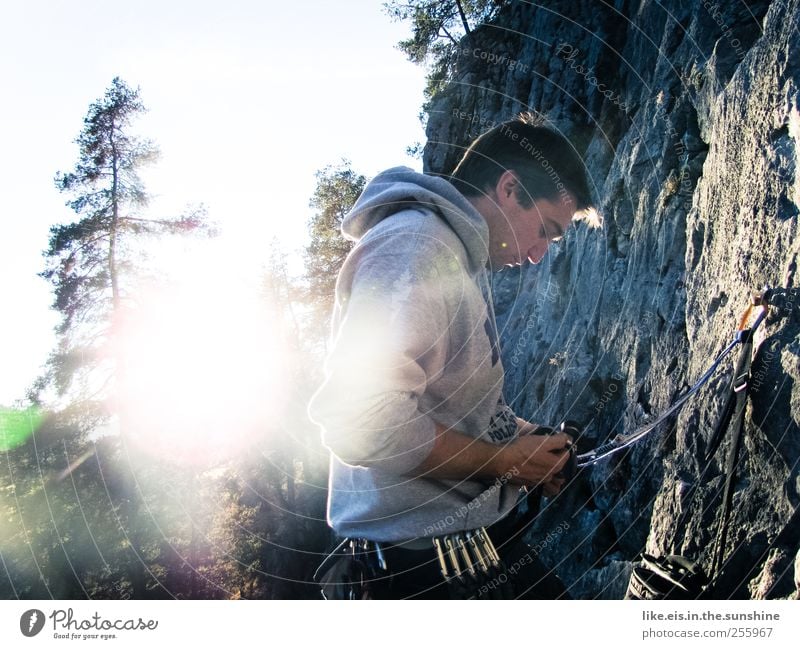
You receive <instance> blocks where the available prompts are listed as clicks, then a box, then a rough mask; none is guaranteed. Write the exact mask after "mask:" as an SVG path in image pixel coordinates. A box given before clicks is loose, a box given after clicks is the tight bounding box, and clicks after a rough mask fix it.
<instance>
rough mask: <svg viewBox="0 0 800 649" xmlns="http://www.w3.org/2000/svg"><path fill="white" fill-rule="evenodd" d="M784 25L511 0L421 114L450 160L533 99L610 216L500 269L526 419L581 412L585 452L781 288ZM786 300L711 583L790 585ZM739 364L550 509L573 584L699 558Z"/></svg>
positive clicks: (794, 2)
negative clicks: (574, 154)
mask: <svg viewBox="0 0 800 649" xmlns="http://www.w3.org/2000/svg"><path fill="white" fill-rule="evenodd" d="M799 25H800V4H799V3H798V0H774V1H773V2H767V1H764V2H758V1H755V2H742V1H741V0H735V1H733V2H720V1H711V0H702V1H701V0H696V1H688V0H686V1H680V0H663V1H661V2H656V1H650V0H617V1H616V2H597V1H593V0H563V1H559V0H553V1H550V2H543V3H535V2H534V3H530V2H517V1H513V2H510V3H507V4H505V5H504V6H503V7H502V8H501V9H500V11H499V13H498V15H497V16H496V18H495V19H494V20H493V21H492V22H491V23H489V24H486V25H483V26H481V27H479V28H477V29H476V30H475V31H474V32H473V33H472V35H471V36H470V38H469V40H465V41H463V42H462V47H461V53H460V55H459V57H458V59H457V61H456V65H455V68H454V71H453V76H452V79H451V80H450V82H449V83H448V84H447V85H446V87H445V88H444V89H443V90H442V91H441V92H439V93H438V94H437V95H436V96H435V97H434V98H433V99H432V100H431V101H430V102H429V104H428V105H427V108H426V112H427V136H428V143H427V145H426V147H425V151H424V163H425V169H426V171H431V172H436V173H446V172H448V171H450V170H451V169H452V167H453V166H454V164H455V162H456V161H457V159H458V157H459V155H460V152H461V151H462V150H463V147H464V146H465V144H466V143H468V142H469V140H470V139H471V138H472V137H474V136H475V135H477V134H478V133H480V132H481V131H482V130H484V129H485V128H486V127H487V126H489V125H491V124H493V123H496V122H499V121H502V120H504V119H508V118H510V117H512V116H513V115H514V114H516V113H517V112H519V111H521V110H535V111H538V112H540V113H542V114H543V115H545V116H546V118H547V119H548V121H549V123H550V124H551V125H552V126H553V127H555V128H557V129H559V130H561V131H562V132H563V133H565V134H566V135H567V136H568V137H569V138H570V139H571V141H572V142H574V143H575V146H576V147H577V148H578V150H579V152H580V153H581V154H582V156H583V157H584V159H585V162H586V166H587V169H588V171H589V174H590V180H591V184H592V187H593V191H594V192H595V195H596V197H597V200H598V204H599V206H600V211H601V213H602V216H603V218H604V225H603V227H602V228H601V229H598V230H592V229H590V228H588V227H587V226H585V225H583V224H581V225H579V226H578V227H576V228H573V229H572V230H571V232H570V233H569V234H568V236H567V237H566V238H565V239H564V240H563V241H562V242H561V243H559V244H556V245H554V246H553V247H552V248H551V251H550V253H549V254H548V256H547V257H546V258H545V260H544V261H543V262H542V263H541V264H539V265H538V266H536V267H527V268H524V269H521V270H509V271H504V272H502V273H498V274H497V275H496V276H495V278H494V291H495V302H496V308H497V313H498V325H499V327H500V329H501V335H502V340H503V359H504V363H505V366H506V371H507V386H506V396H507V398H508V399H509V401H510V402H511V403H512V404H513V406H514V407H515V409H516V410H517V412H518V414H519V415H520V416H523V417H525V418H527V419H530V420H532V421H536V422H540V423H550V424H554V423H557V422H558V421H561V420H563V419H565V418H569V419H574V420H577V421H580V422H582V423H583V424H585V425H586V429H585V435H584V436H583V437H582V438H581V440H580V445H581V448H582V449H584V450H585V449H587V448H592V447H594V446H596V445H597V444H599V443H601V442H603V441H606V440H607V439H608V438H609V437H611V436H613V435H614V434H616V433H620V432H624V431H631V430H634V429H635V428H636V427H638V426H640V425H642V424H644V423H646V422H647V421H649V420H651V419H652V418H653V417H655V416H656V415H658V414H659V413H660V412H662V411H663V410H664V409H665V408H666V407H667V406H668V405H669V404H670V403H671V402H672V401H673V399H674V398H675V397H676V396H677V395H679V394H681V393H682V392H683V391H684V390H686V388H687V387H688V386H689V385H691V384H692V383H693V382H694V380H696V379H697V378H698V377H699V376H700V375H701V374H702V373H703V371H704V370H705V369H706V367H708V365H709V364H710V362H711V361H712V360H713V358H714V357H715V355H716V354H718V353H719V352H720V351H721V350H722V349H723V348H724V347H725V346H726V344H727V343H728V342H729V341H730V340H732V338H733V336H734V334H735V330H736V326H737V320H738V318H739V316H740V314H741V312H742V311H743V310H744V309H745V307H746V306H747V303H748V299H749V296H750V294H751V293H752V292H753V291H754V290H756V289H758V288H760V287H763V286H764V285H770V286H778V285H784V283H785V282H786V281H787V280H788V281H789V282H792V280H793V279H794V278H793V277H792V272H791V269H792V268H793V267H794V263H795V260H796V257H797V254H798V250H800V242H799V241H798V238H797V235H798V211H800V210H799V209H798V206H799V205H800V177H798V169H797V156H798V146H799V145H800V143H799V142H798V140H799V139H800V112H799V111H800V92H799V91H798V83H799V82H800V56H798V50H800V47H798V46H799V45H800V33H798V26H799ZM796 281H797V284H798V285H800V276H798V278H797V280H796ZM797 295H798V293H797V291H796V289H795V290H791V291H790V292H789V293H788V297H787V299H786V300H785V301H784V303H783V304H782V306H781V307H780V308H776V309H772V312H771V314H770V316H769V318H768V319H767V321H766V322H765V324H764V325H763V326H762V327H761V328H760V329H759V332H758V336H757V343H758V350H757V353H756V354H755V358H754V364H753V375H752V376H753V381H752V387H753V389H752V391H751V395H750V399H749V403H748V410H747V415H746V427H745V437H744V444H743V450H742V455H741V460H740V463H739V466H738V470H737V474H736V482H735V492H734V496H733V510H732V520H731V534H730V539H729V543H728V546H727V550H726V563H725V566H724V570H723V572H722V575H721V577H720V581H719V586H720V590H719V592H720V593H723V595H724V596H726V597H735V598H791V597H796V596H797V592H798V585H797V582H798V579H800V574H797V570H800V555H799V554H798V546H799V545H800V514H798V513H797V511H798V503H800V471H799V470H798V458H800V430H799V429H798V423H799V422H800V384H798V379H800V362H798V355H799V354H800V315H799V314H798V306H799V305H800V299H798V298H797ZM731 372H732V368H731V362H730V361H728V362H726V363H724V364H723V365H722V367H721V369H720V371H719V372H718V373H717V374H716V375H715V376H714V378H713V379H712V380H711V381H710V383H709V384H708V385H707V386H706V387H705V388H704V389H703V391H702V392H701V393H700V395H699V396H698V397H697V398H695V400H694V401H693V402H692V403H691V404H690V405H689V406H688V407H687V408H686V409H685V410H684V411H683V412H682V413H681V415H680V416H678V417H677V418H675V419H674V420H673V421H671V422H668V423H667V424H665V425H664V426H663V427H662V428H661V429H659V430H658V431H656V432H655V433H654V434H653V435H651V436H650V437H649V438H648V439H647V440H646V441H643V442H641V443H639V444H637V445H636V446H635V447H633V449H632V450H630V451H627V452H626V453H623V454H621V455H619V456H615V457H613V458H610V459H608V460H606V461H604V462H602V463H600V464H598V465H596V466H595V467H593V468H591V469H587V470H584V471H583V472H582V473H581V474H580V475H579V477H578V479H576V480H575V481H574V482H573V483H572V484H571V485H570V486H569V487H568V488H567V489H566V490H565V491H564V492H563V493H562V494H561V495H560V496H559V497H558V498H556V499H554V500H553V501H551V502H549V503H548V504H547V506H546V508H545V510H544V512H543V514H542V515H541V516H540V518H539V520H538V522H537V525H536V528H535V529H534V531H533V533H532V537H531V540H532V541H538V543H537V545H535V546H534V547H535V548H541V558H542V559H543V560H544V561H545V563H547V564H549V565H550V566H551V567H554V568H555V569H556V570H557V571H558V572H559V574H560V575H561V577H562V578H563V579H564V580H565V582H566V583H567V584H568V586H569V587H570V590H571V591H572V594H573V595H574V596H576V597H580V598H620V597H622V596H623V594H624V592H625V587H626V584H627V580H628V575H629V574H630V570H631V567H632V565H633V562H634V561H635V558H636V556H637V554H638V553H640V552H642V551H648V552H650V553H655V554H683V555H686V556H689V557H692V558H694V559H698V560H699V561H700V563H701V565H703V567H705V568H707V567H708V564H709V562H710V556H709V554H710V548H711V545H712V541H713V535H714V531H715V526H716V513H717V509H718V504H719V500H720V498H721V496H720V487H721V484H722V482H723V480H724V458H725V456H726V454H727V452H728V448H729V446H730V440H727V439H726V440H725V441H724V442H723V444H722V448H721V449H720V452H719V453H718V454H717V455H716V459H715V460H714V461H713V462H712V465H711V468H710V470H709V471H708V473H707V474H706V475H705V476H704V478H703V479H702V480H700V479H699V476H700V472H701V470H702V467H703V463H702V460H701V458H702V455H703V453H704V451H705V450H706V448H707V447H708V443H709V438H710V436H711V434H712V429H713V426H714V422H715V420H716V418H717V415H718V413H719V411H720V409H721V407H722V404H723V401H724V399H725V395H726V390H727V387H728V384H729V382H730V375H731ZM553 529H557V530H558V531H559V532H558V534H556V535H554V534H553V533H552V530H553ZM795 566H797V568H796V567H795Z"/></svg>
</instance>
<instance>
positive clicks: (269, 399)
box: [120, 244, 289, 465]
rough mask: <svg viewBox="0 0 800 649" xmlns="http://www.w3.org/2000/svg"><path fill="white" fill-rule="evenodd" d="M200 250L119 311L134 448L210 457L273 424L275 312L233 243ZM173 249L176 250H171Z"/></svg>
mask: <svg viewBox="0 0 800 649" xmlns="http://www.w3.org/2000/svg"><path fill="white" fill-rule="evenodd" d="M209 247H213V249H214V251H215V252H214V253H213V254H211V255H209V254H208V253H207V252H205V251H204V254H203V255H202V258H200V256H199V255H195V261H194V262H193V263H190V264H186V259H181V260H180V261H178V262H177V263H176V267H177V264H180V265H181V266H180V267H182V268H184V269H185V268H186V267H187V266H188V267H189V268H190V269H191V270H189V271H186V270H184V271H183V272H184V273H185V274H184V275H182V276H181V277H180V278H179V279H178V280H177V281H176V282H175V283H174V284H173V285H171V286H170V288H168V289H164V288H159V289H156V290H151V291H148V296H149V297H148V298H147V299H146V301H145V303H144V304H142V305H140V306H139V307H138V308H137V309H136V312H135V314H134V315H132V316H131V317H130V318H128V319H127V320H126V322H125V323H124V325H123V332H124V333H123V335H122V336H121V346H122V350H121V352H122V353H121V357H122V359H123V362H124V367H123V368H122V370H123V371H122V375H121V378H122V385H121V387H122V394H123V395H125V396H124V398H123V403H122V404H120V405H121V413H122V415H121V419H120V427H121V432H122V433H123V434H124V435H125V437H126V438H127V439H129V440H132V441H133V442H134V443H135V444H136V445H137V446H138V447H139V449H140V450H142V451H146V452H147V453H150V454H153V455H156V456H158V457H159V458H161V459H167V460H170V461H174V462H178V463H182V464H183V463H190V464H202V465H209V464H213V463H216V462H218V461H224V460H225V459H227V458H229V457H232V456H234V455H237V454H240V453H242V452H244V451H246V450H248V449H250V448H252V447H253V446H254V445H255V444H257V443H258V442H259V441H261V440H263V439H264V436H265V435H266V434H267V433H268V432H269V431H270V430H275V429H276V428H277V427H278V425H279V423H280V421H279V420H280V417H281V411H282V409H283V406H284V404H285V393H284V386H286V385H287V384H288V381H287V380H286V373H287V371H288V370H287V368H288V367H289V363H288V353H287V350H286V345H285V344H284V342H283V331H282V326H281V317H280V315H279V313H278V312H277V311H276V310H275V309H274V308H273V307H272V306H271V305H270V303H269V301H268V298H267V296H265V295H264V291H263V290H262V288H261V287H260V286H259V282H258V278H260V277H261V276H262V275H261V274H260V273H258V272H252V271H251V272H247V271H246V269H244V268H243V265H242V263H241V260H239V259H237V258H236V251H235V250H233V251H230V252H228V253H225V252H222V251H221V248H220V246H218V245H217V246H212V244H210V245H209ZM173 254H174V253H173Z"/></svg>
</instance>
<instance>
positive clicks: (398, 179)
mask: <svg viewBox="0 0 800 649" xmlns="http://www.w3.org/2000/svg"><path fill="white" fill-rule="evenodd" d="M418 206H421V207H425V208H427V209H431V210H433V211H434V212H436V213H437V214H438V215H439V216H440V217H442V218H443V219H444V220H445V221H446V222H447V224H448V225H449V226H450V227H451V228H452V230H453V231H454V232H455V233H456V235H457V236H458V237H459V239H461V242H462V243H463V244H464V247H465V248H466V250H467V256H468V259H469V269H470V271H471V272H472V273H477V272H479V271H480V270H483V269H485V267H486V262H487V261H488V258H489V227H488V226H487V225H486V220H485V219H484V218H483V217H482V216H481V214H480V212H478V211H477V210H476V209H475V208H474V207H473V205H472V203H470V202H469V201H468V200H467V199H466V198H465V197H464V195H463V194H461V192H459V191H458V190H457V189H456V188H455V187H453V185H451V184H450V183H449V182H448V181H446V180H445V179H444V178H439V177H437V176H426V175H425V174H421V173H417V172H416V171H414V170H413V169H410V168H409V167H393V168H392V169H388V170H386V171H384V172H382V173H380V174H378V175H377V176H375V178H373V179H372V180H371V181H370V182H369V183H368V184H367V186H366V187H365V188H364V192H363V193H362V194H361V196H360V197H359V198H358V200H357V201H356V204H355V205H354V206H353V209H352V210H351V211H350V213H349V214H348V215H347V216H345V218H344V220H343V221H342V234H344V236H345V238H347V239H350V240H351V241H358V240H359V239H361V238H362V237H363V236H364V235H365V234H366V233H367V232H369V231H370V230H371V229H372V228H373V227H375V225H376V224H377V223H379V222H381V221H382V220H383V219H385V218H387V217H389V216H391V215H392V214H396V213H397V212H400V211H402V210H404V209H409V208H412V209H413V208H415V207H418Z"/></svg>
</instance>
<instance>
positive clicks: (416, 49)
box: [383, 0, 502, 99]
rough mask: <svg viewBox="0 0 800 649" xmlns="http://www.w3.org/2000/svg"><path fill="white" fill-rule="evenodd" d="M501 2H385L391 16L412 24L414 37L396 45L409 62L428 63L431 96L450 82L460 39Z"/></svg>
mask: <svg viewBox="0 0 800 649" xmlns="http://www.w3.org/2000/svg"><path fill="white" fill-rule="evenodd" d="M501 4H502V1H501V0H406V1H405V2H403V1H401V0H392V2H388V3H386V4H384V5H383V7H384V9H385V10H386V13H388V14H389V16H390V17H391V18H392V19H394V20H399V21H405V22H409V23H410V25H411V37H410V38H407V39H405V40H402V41H400V42H399V43H398V44H397V46H398V47H399V48H400V50H402V51H403V52H405V54H406V56H408V59H409V60H410V61H413V62H414V63H417V64H418V65H427V66H428V75H427V79H428V84H427V88H426V89H425V94H426V96H427V97H428V98H429V99H430V98H431V97H433V95H435V94H436V93H437V92H438V91H439V90H440V89H441V88H442V87H443V86H444V84H445V83H446V82H447V81H448V79H449V75H450V71H451V70H452V66H453V63H454V62H455V60H456V58H457V56H458V47H459V43H460V42H461V40H462V39H463V38H464V37H465V36H469V35H470V34H471V33H472V29H473V27H474V26H475V25H477V24H479V23H481V22H485V21H486V20H488V19H489V18H490V17H491V16H492V15H493V14H494V12H495V11H496V10H497V8H498V7H499V6H500V5H501ZM470 23H471V24H472V27H471V26H470Z"/></svg>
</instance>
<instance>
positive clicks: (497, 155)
mask: <svg viewBox="0 0 800 649" xmlns="http://www.w3.org/2000/svg"><path fill="white" fill-rule="evenodd" d="M507 170H512V171H515V172H516V174H517V176H518V177H519V181H520V184H521V185H522V191H520V192H519V193H518V194H517V200H518V201H519V202H520V204H521V205H522V206H523V207H524V208H529V207H531V205H533V203H534V202H535V201H536V200H539V199H546V200H551V201H553V200H558V199H559V198H560V197H563V196H565V195H566V192H569V193H570V194H572V195H573V196H574V197H575V201H576V208H575V209H576V211H583V210H588V208H590V207H592V205H593V203H592V198H591V192H590V191H589V185H588V182H587V180H586V173H585V171H584V165H583V162H582V161H581V158H580V156H579V155H578V154H577V153H576V152H575V149H574V147H573V145H572V144H571V143H570V142H569V140H567V139H566V138H565V137H564V136H563V135H559V134H558V133H556V132H555V131H553V130H551V129H549V128H546V127H544V126H542V120H541V118H539V117H537V116H535V115H533V114H531V113H521V114H520V115H518V116H517V117H515V118H514V119H511V120H509V121H507V122H503V123H502V124H498V125H497V126H494V127H493V128H491V129H489V130H488V131H486V132H485V133H483V134H481V135H480V136H478V137H477V138H476V139H475V141H474V142H472V144H470V146H469V147H468V148H467V150H466V151H465V152H464V155H463V157H462V158H461V161H460V162H459V163H458V164H457V165H456V168H455V169H454V170H453V173H452V174H451V176H450V181H451V182H452V183H453V185H455V187H456V189H458V190H459V191H460V192H461V193H462V194H464V195H465V196H480V195H482V194H484V193H485V192H487V191H490V190H491V189H493V188H494V187H495V185H496V184H497V181H498V179H499V178H500V176H501V175H502V174H503V173H504V172H505V171H507Z"/></svg>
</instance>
